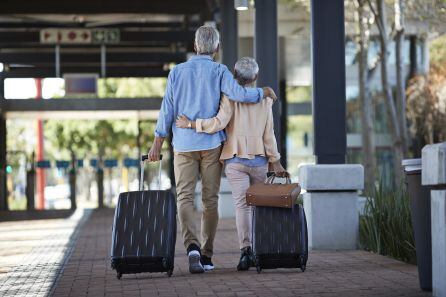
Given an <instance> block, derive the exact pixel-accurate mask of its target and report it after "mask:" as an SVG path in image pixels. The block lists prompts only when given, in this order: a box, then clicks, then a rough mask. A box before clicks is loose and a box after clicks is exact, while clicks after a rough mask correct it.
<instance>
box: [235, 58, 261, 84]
mask: <svg viewBox="0 0 446 297" xmlns="http://www.w3.org/2000/svg"><path fill="white" fill-rule="evenodd" d="M234 69H235V71H236V72H237V75H238V76H239V77H240V78H242V79H243V80H253V79H254V78H255V77H256V75H257V74H258V73H259V65H258V64H257V62H256V60H255V59H254V58H251V57H243V58H240V59H239V60H238V61H237V63H235V67H234Z"/></svg>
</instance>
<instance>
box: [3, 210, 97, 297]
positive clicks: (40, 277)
mask: <svg viewBox="0 0 446 297" xmlns="http://www.w3.org/2000/svg"><path fill="white" fill-rule="evenodd" d="M90 212H91V211H84V210H78V211H76V212H75V213H74V214H73V215H72V216H71V217H70V218H68V219H53V220H29V221H18V222H1V223H0V296H47V295H49V293H50V292H51V291H52V290H53V289H54V287H55V284H56V280H57V278H58V276H59V275H60V272H61V270H62V268H63V266H64V263H65V261H66V260H67V259H68V258H69V257H68V256H69V255H70V253H71V251H72V250H73V247H74V242H75V238H76V237H77V235H78V230H79V228H80V227H81V226H82V223H83V222H84V221H85V220H86V219H87V218H88V215H89V213H90ZM78 227H79V228H78Z"/></svg>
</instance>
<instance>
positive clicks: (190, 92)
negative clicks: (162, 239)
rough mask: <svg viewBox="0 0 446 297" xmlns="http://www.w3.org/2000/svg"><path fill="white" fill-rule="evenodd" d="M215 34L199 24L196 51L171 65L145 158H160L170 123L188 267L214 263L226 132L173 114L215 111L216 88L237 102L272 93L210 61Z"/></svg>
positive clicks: (193, 268) (192, 115) (201, 267)
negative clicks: (198, 211)
mask: <svg viewBox="0 0 446 297" xmlns="http://www.w3.org/2000/svg"><path fill="white" fill-rule="evenodd" d="M219 39H220V37H219V34H218V31H217V30H216V29H214V28H213V27H210V26H202V27H200V28H198V30H197V31H196V33H195V45H194V47H195V51H196V53H197V55H196V56H194V57H192V58H191V59H190V60H189V61H187V62H185V63H182V64H179V65H177V66H176V67H174V68H173V69H172V70H171V71H170V73H169V77H168V79H167V86H166V93H165V95H164V99H163V103H162V105H161V110H160V115H159V118H158V122H157V126H156V131H155V141H154V144H153V146H152V148H151V149H150V151H149V160H150V161H157V160H159V155H160V152H161V147H162V144H163V142H164V139H165V137H166V136H167V135H168V134H169V132H170V130H171V129H172V132H173V141H172V145H173V148H174V171H175V182H176V192H177V206H178V219H179V221H180V227H181V234H182V236H183V242H184V246H185V247H186V249H187V255H188V259H189V271H190V272H191V273H202V272H204V271H205V270H212V269H214V265H213V264H212V261H211V257H212V255H213V243H214V237H215V232H216V230H217V223H218V192H219V189H220V177H221V170H222V165H221V163H220V162H219V157H220V153H221V144H222V142H223V141H224V140H225V139H226V137H225V133H224V132H223V131H220V132H218V133H215V134H205V133H197V132H195V130H194V129H181V128H177V127H176V126H175V123H174V122H175V118H176V117H177V116H179V115H185V116H187V117H188V118H189V119H192V120H195V119H197V118H202V119H203V118H210V117H213V116H215V115H216V113H217V111H218V107H219V104H220V95H221V93H223V94H225V95H227V96H228V97H229V98H231V100H234V101H239V102H250V103H258V102H260V101H261V100H262V99H263V98H266V97H272V98H273V99H275V98H276V95H275V94H274V91H273V90H272V89H271V88H263V89H261V88H244V87H242V86H240V85H239V84H238V83H237V81H236V80H234V78H233V75H232V74H231V72H230V71H229V70H228V68H227V67H226V66H224V65H222V64H219V63H216V62H214V60H213V58H214V57H215V54H216V53H217V52H218V49H219ZM199 174H200V175H201V179H202V202H203V213H202V217H201V244H200V241H199V240H198V237H197V234H196V233H197V232H196V228H195V225H196V224H195V223H196V222H195V219H194V195H195V187H196V184H197V178H198V175H199ZM200 246H201V248H200Z"/></svg>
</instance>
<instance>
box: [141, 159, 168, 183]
mask: <svg viewBox="0 0 446 297" xmlns="http://www.w3.org/2000/svg"><path fill="white" fill-rule="evenodd" d="M148 159H149V155H142V156H141V176H140V177H139V190H140V191H143V190H144V163H145V161H147V160H148ZM162 163H163V154H161V155H160V162H159V164H160V165H159V170H158V190H161V167H162V166H161V165H162Z"/></svg>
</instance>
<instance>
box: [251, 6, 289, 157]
mask: <svg viewBox="0 0 446 297" xmlns="http://www.w3.org/2000/svg"><path fill="white" fill-rule="evenodd" d="M255 9H256V12H255V35H254V56H255V59H256V60H257V63H258V64H259V68H260V72H259V78H258V80H257V86H258V87H265V86H269V87H271V88H273V90H274V92H276V94H277V95H278V94H279V71H278V67H277V65H279V59H278V35H277V0H255ZM282 104H284V103H282V101H281V100H278V101H277V102H276V103H274V105H273V113H274V134H275V135H276V139H278V140H280V139H281V134H280V133H281V120H280V119H281V117H282V112H281V111H282V106H281V105H282ZM283 116H286V115H283ZM282 145H284V144H282V143H281V142H280V141H278V142H277V146H278V148H279V151H281V148H282Z"/></svg>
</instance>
